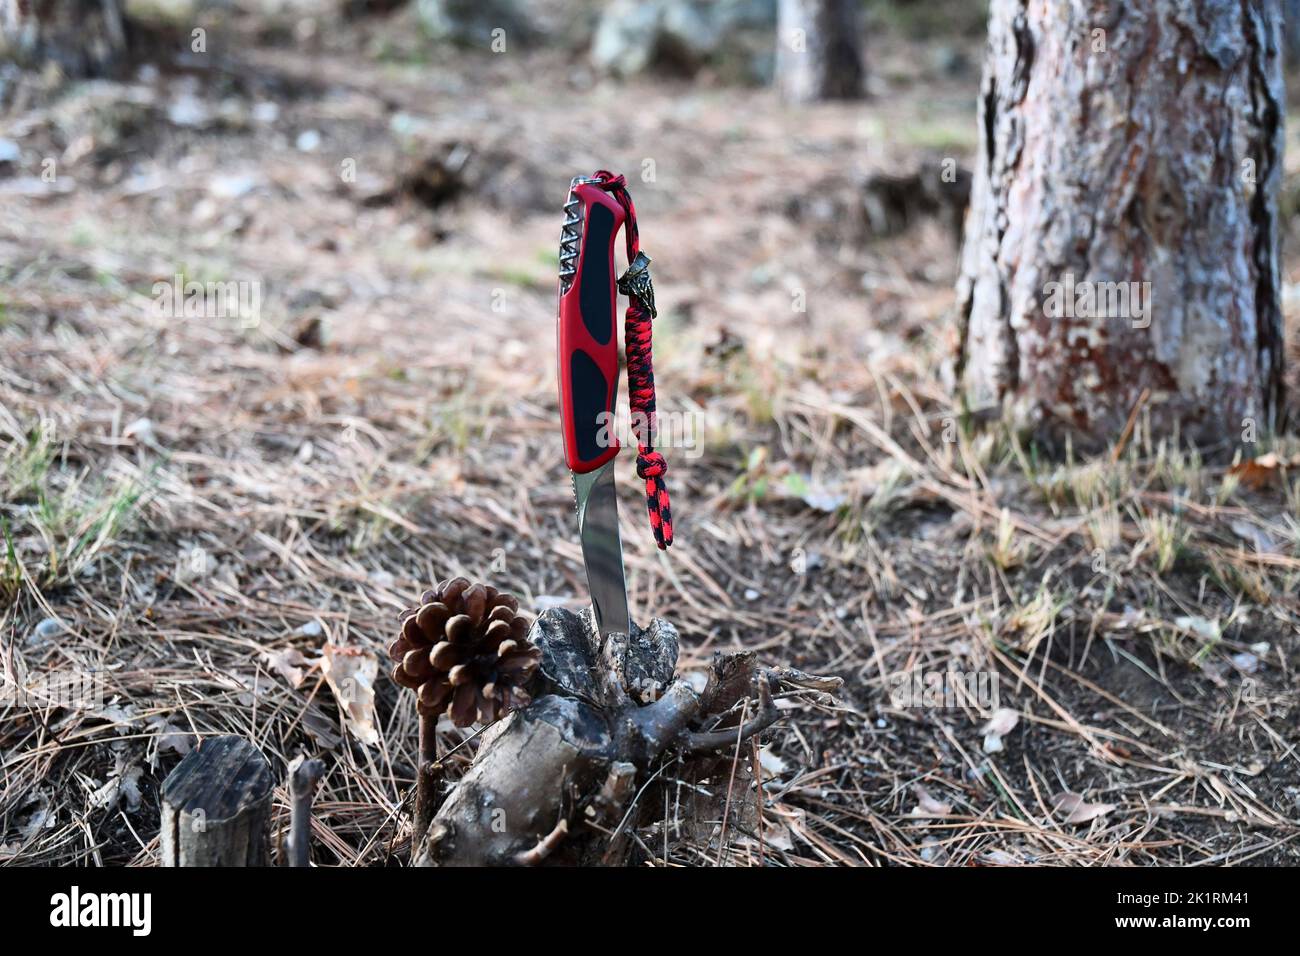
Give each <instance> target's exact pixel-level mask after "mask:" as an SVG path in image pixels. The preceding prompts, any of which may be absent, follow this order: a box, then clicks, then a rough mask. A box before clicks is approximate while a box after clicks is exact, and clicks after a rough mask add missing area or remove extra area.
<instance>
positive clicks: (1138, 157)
mask: <svg viewBox="0 0 1300 956" xmlns="http://www.w3.org/2000/svg"><path fill="white" fill-rule="evenodd" d="M1284 104H1285V98H1284V89H1283V82H1282V17H1281V8H1280V2H1279V0H1145V2H1143V3H1140V4H1136V3H1132V2H1129V0H1093V2H1084V0H1069V2H1054V3H1043V2H1038V0H993V2H992V4H991V10H990V26H989V49H988V59H987V63H986V66H985V72H984V79H983V88H982V91H981V97H980V103H979V120H980V125H979V129H980V135H981V140H982V142H981V148H980V153H979V158H978V165H977V168H976V174H975V184H974V187H973V192H972V197H971V209H970V212H969V214H968V217H967V224H966V237H965V246H964V250H963V253H962V270H961V278H960V280H959V284H958V309H959V311H958V317H959V331H960V354H959V357H958V362H957V376H958V383H959V389H960V390H961V391H962V393H963V398H964V400H965V402H966V404H967V406H968V407H969V408H971V409H975V410H978V409H984V408H988V407H989V406H997V405H1002V406H1004V408H1005V409H1006V410H1007V411H1008V412H1009V414H1010V417H1011V418H1012V420H1013V421H1014V422H1016V423H1017V424H1018V425H1020V426H1022V427H1024V428H1026V429H1028V430H1030V431H1032V432H1034V433H1035V434H1036V435H1037V436H1038V437H1039V438H1040V440H1043V441H1044V443H1045V444H1046V445H1047V446H1048V447H1052V446H1055V447H1057V448H1059V447H1060V444H1061V443H1062V442H1063V440H1064V439H1065V438H1066V436H1070V437H1071V440H1072V441H1073V442H1074V446H1075V447H1076V448H1084V449H1095V448H1099V447H1102V446H1105V445H1107V444H1108V443H1110V442H1112V441H1114V440H1115V439H1116V438H1117V437H1118V436H1119V435H1120V434H1121V432H1122V431H1123V430H1124V427H1125V424H1126V422H1127V420H1128V418H1129V416H1130V414H1131V413H1132V411H1133V409H1134V408H1135V406H1137V405H1138V404H1139V402H1140V400H1141V399H1142V398H1143V397H1144V396H1148V397H1147V398H1146V405H1145V408H1144V410H1143V416H1144V417H1145V416H1149V419H1148V420H1149V422H1150V428H1151V431H1152V433H1153V434H1154V435H1155V436H1156V437H1159V436H1162V435H1172V434H1173V433H1174V432H1175V431H1177V432H1178V433H1179V434H1180V435H1181V436H1182V438H1183V439H1184V440H1185V441H1192V442H1195V443H1197V444H1199V445H1202V446H1213V445H1221V444H1224V443H1236V442H1238V441H1240V440H1241V439H1242V435H1243V430H1247V429H1248V428H1249V425H1248V424H1247V423H1253V424H1254V427H1255V428H1257V429H1258V430H1259V431H1260V432H1263V431H1264V430H1265V429H1267V428H1269V427H1276V426H1278V425H1279V422H1278V418H1279V417H1280V410H1281V403H1282V360H1283V351H1282V313H1281V303H1280V291H1279V290H1280V283H1279V270H1278V222H1277V197H1278V190H1279V185H1280V179H1281V173H1282V147H1283V117H1284V111H1285V105H1284ZM1148 390H1149V391H1148Z"/></svg>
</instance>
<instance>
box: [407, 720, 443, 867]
mask: <svg viewBox="0 0 1300 956" xmlns="http://www.w3.org/2000/svg"><path fill="white" fill-rule="evenodd" d="M441 780H442V765H441V764H439V763H438V715H437V714H421V715H420V761H419V766H418V767H416V771H415V821H414V832H413V833H412V834H411V853H412V858H414V855H415V853H416V851H417V850H418V848H419V846H420V844H421V843H423V842H424V835H425V834H426V833H427V832H428V831H429V821H430V820H432V819H433V815H434V813H436V812H437V810H438V784H439V783H440V782H441Z"/></svg>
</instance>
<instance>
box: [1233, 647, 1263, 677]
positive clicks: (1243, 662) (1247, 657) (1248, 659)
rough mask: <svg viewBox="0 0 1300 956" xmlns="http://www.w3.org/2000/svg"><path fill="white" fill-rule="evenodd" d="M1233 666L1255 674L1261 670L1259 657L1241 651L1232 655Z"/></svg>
mask: <svg viewBox="0 0 1300 956" xmlns="http://www.w3.org/2000/svg"><path fill="white" fill-rule="evenodd" d="M1232 666H1233V667H1235V668H1237V670H1239V671H1241V672H1242V673H1243V674H1253V673H1255V672H1256V671H1257V670H1259V658H1258V657H1256V656H1255V655H1254V654H1250V653H1245V652H1243V653H1241V654H1233V655H1232Z"/></svg>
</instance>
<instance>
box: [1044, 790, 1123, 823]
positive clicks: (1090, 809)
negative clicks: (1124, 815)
mask: <svg viewBox="0 0 1300 956" xmlns="http://www.w3.org/2000/svg"><path fill="white" fill-rule="evenodd" d="M1052 806H1053V808H1054V809H1055V810H1056V812H1057V813H1064V814H1065V819H1064V821H1063V822H1065V823H1088V822H1090V821H1092V820H1095V819H1097V817H1100V816H1103V815H1105V814H1107V813H1110V811H1112V810H1114V809H1115V804H1113V803H1089V802H1088V801H1087V800H1085V799H1083V797H1081V796H1079V794H1077V793H1061V794H1057V796H1056V798H1055V800H1054V801H1053V802H1052Z"/></svg>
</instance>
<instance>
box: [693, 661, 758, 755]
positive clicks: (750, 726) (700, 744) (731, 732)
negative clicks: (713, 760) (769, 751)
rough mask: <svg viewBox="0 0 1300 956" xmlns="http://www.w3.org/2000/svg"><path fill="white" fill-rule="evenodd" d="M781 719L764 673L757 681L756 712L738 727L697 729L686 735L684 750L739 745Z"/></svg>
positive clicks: (696, 751)
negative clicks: (708, 729)
mask: <svg viewBox="0 0 1300 956" xmlns="http://www.w3.org/2000/svg"><path fill="white" fill-rule="evenodd" d="M780 719H781V711H779V710H777V708H776V705H775V704H774V703H772V688H771V685H770V683H769V680H768V678H767V676H766V675H764V676H763V677H760V678H759V682H758V712H757V713H755V714H754V716H753V717H752V718H750V719H749V720H746V721H743V722H742V723H741V725H740V726H739V727H727V728H724V729H723V730H710V731H699V732H696V733H689V734H687V735H686V738H685V739H686V742H685V750H686V753H688V754H693V753H700V752H702V751H705V750H717V749H718V748H719V747H728V746H739V745H740V744H742V743H744V742H745V741H746V740H748V739H749V738H750V737H753V736H754V735H755V734H758V733H762V732H763V731H764V730H766V729H767V728H768V727H771V726H772V725H773V724H774V723H776V722H777V721H778V720H780Z"/></svg>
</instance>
